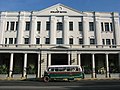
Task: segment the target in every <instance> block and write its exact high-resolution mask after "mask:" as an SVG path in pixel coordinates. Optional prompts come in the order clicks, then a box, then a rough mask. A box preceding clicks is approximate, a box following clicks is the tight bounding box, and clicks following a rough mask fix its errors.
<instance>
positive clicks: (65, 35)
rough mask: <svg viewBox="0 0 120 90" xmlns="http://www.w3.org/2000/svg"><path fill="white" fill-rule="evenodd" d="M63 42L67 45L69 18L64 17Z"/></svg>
mask: <svg viewBox="0 0 120 90" xmlns="http://www.w3.org/2000/svg"><path fill="white" fill-rule="evenodd" d="M63 27H64V29H63V38H64V39H63V42H64V44H69V37H68V35H69V18H68V16H64V25H63Z"/></svg>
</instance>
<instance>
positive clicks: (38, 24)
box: [37, 22, 41, 31]
mask: <svg viewBox="0 0 120 90" xmlns="http://www.w3.org/2000/svg"><path fill="white" fill-rule="evenodd" d="M40 27H41V22H37V31H40Z"/></svg>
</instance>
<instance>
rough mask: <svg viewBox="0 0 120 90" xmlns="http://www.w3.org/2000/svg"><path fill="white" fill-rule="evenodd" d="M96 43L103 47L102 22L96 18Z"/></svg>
mask: <svg viewBox="0 0 120 90" xmlns="http://www.w3.org/2000/svg"><path fill="white" fill-rule="evenodd" d="M95 24H96V31H95V32H96V35H95V36H96V43H97V45H102V38H101V23H100V21H99V20H98V18H96V22H95Z"/></svg>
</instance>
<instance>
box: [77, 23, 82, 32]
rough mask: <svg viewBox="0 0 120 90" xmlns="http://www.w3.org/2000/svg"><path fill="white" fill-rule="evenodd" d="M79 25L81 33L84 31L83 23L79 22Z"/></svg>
mask: <svg viewBox="0 0 120 90" xmlns="http://www.w3.org/2000/svg"><path fill="white" fill-rule="evenodd" d="M78 24H79V25H78V26H79V31H83V23H82V22H79V23H78Z"/></svg>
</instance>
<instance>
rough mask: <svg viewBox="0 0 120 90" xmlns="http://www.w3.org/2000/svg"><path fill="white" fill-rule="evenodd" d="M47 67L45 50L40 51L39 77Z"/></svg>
mask: <svg viewBox="0 0 120 90" xmlns="http://www.w3.org/2000/svg"><path fill="white" fill-rule="evenodd" d="M46 69H47V52H46V51H41V77H42V76H43V75H44V71H45V70H46Z"/></svg>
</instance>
